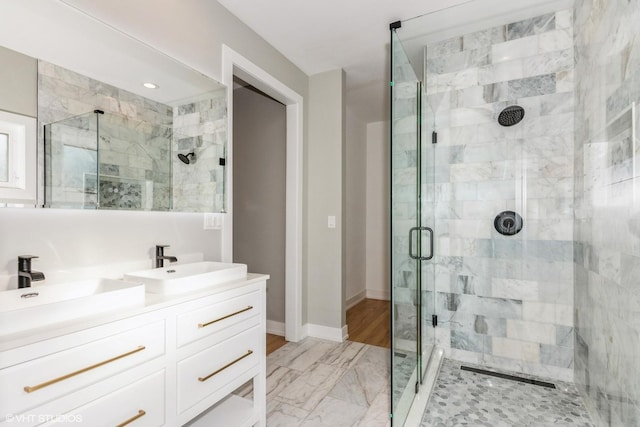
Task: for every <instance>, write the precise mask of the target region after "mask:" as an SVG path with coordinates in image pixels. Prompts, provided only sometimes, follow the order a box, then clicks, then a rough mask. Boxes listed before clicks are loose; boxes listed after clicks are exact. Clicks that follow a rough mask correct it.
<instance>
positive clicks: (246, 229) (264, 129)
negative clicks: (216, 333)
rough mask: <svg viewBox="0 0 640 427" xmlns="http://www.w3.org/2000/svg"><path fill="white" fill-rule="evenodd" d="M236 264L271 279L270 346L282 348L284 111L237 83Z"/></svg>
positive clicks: (258, 92) (234, 111)
mask: <svg viewBox="0 0 640 427" xmlns="http://www.w3.org/2000/svg"><path fill="white" fill-rule="evenodd" d="M233 118H234V120H233V148H234V156H233V165H234V167H233V183H234V187H233V196H234V197H233V212H234V217H233V261H234V262H239V263H242V264H246V265H247V266H248V269H249V271H253V272H259V273H266V274H269V275H270V278H269V281H268V284H267V333H268V336H267V342H268V343H272V345H271V346H269V347H270V348H273V347H275V346H276V343H280V344H284V343H285V342H286V341H284V340H282V339H278V337H284V335H285V256H286V250H285V248H286V154H287V153H286V138H287V122H286V106H285V105H284V104H282V103H280V102H279V101H277V100H275V99H274V98H272V97H270V96H269V95H267V94H265V93H264V92H262V91H261V90H259V89H257V88H256V87H254V86H252V85H250V84H249V83H247V82H245V81H244V80H242V79H240V78H239V77H237V76H234V78H233Z"/></svg>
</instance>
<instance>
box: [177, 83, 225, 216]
mask: <svg viewBox="0 0 640 427" xmlns="http://www.w3.org/2000/svg"><path fill="white" fill-rule="evenodd" d="M173 129H174V136H173V141H172V144H173V152H174V154H176V155H174V156H172V168H173V177H172V182H173V207H174V210H179V211H180V210H181V211H188V212H222V211H224V171H225V169H224V166H222V165H220V161H219V159H221V158H222V159H223V158H225V146H226V141H227V132H226V129H227V100H226V90H224V89H223V90H218V91H215V92H212V93H210V94H207V96H205V97H200V98H199V99H197V100H191V101H188V102H182V103H180V104H179V105H178V106H177V107H176V108H174V109H173ZM191 152H193V153H194V154H195V156H196V161H195V162H191V163H189V164H188V165H186V164H184V163H183V162H181V161H180V160H179V159H178V157H177V153H182V154H188V153H191Z"/></svg>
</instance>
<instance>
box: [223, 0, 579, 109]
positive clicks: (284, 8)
mask: <svg viewBox="0 0 640 427" xmlns="http://www.w3.org/2000/svg"><path fill="white" fill-rule="evenodd" d="M571 1H572V0H518V1H511V2H509V1H505V0H428V1H425V0H393V1H392V0H346V1H345V0H311V1H309V0H307V1H304V0H269V1H264V0H218V2H219V3H220V4H222V5H223V6H224V7H226V8H227V9H228V10H229V11H230V12H231V13H233V14H234V15H235V16H237V17H238V18H239V19H240V20H241V21H243V22H244V23H245V24H247V25H248V26H249V27H251V28H252V29H253V30H254V31H256V32H257V33H258V34H259V35H260V36H262V37H263V38H264V39H265V40H266V41H267V42H269V43H270V44H271V45H272V46H274V47H275V48H276V49H278V50H279V51H280V52H282V54H284V55H285V56H286V57H287V58H289V60H291V61H292V62H293V63H294V64H296V65H297V66H298V67H299V68H300V69H302V70H303V71H304V72H306V73H307V74H309V75H313V74H316V73H320V72H323V71H328V70H334V69H337V68H343V69H344V70H345V71H346V75H347V106H348V108H349V109H350V111H351V112H352V113H353V114H355V115H357V116H359V117H360V119H361V120H363V121H365V122H372V121H381V120H386V119H387V118H388V114H389V113H388V102H389V97H388V95H389V83H388V82H389V72H388V67H389V37H390V35H389V34H390V33H389V24H390V23H391V22H394V21H398V20H403V21H404V20H407V19H410V18H414V17H417V16H420V15H426V14H431V15H430V16H425V17H423V18H426V19H420V20H416V21H414V22H413V23H407V24H410V25H407V26H411V27H412V28H411V31H414V30H416V28H417V29H418V30H419V31H422V32H423V33H424V34H428V33H433V32H434V31H436V29H437V31H438V32H442V33H445V31H444V30H448V29H450V28H456V27H461V26H467V25H468V24H469V23H470V22H480V21H486V22H487V23H490V22H495V18H496V16H498V17H502V18H504V19H507V18H506V17H507V16H513V17H514V20H517V19H523V17H529V16H535V14H537V13H544V12H547V11H551V10H558V9H556V8H559V7H567V6H566V5H567V4H568V3H569V2H571ZM463 3H468V4H466V5H465V6H462V7H461V8H453V9H451V10H449V11H447V12H444V13H442V14H440V13H438V14H432V12H436V11H440V10H443V9H447V8H450V7H452V6H456V5H461V4H463ZM492 19H493V20H494V21H492ZM416 22H417V25H416ZM510 22H513V21H510ZM492 25H497V24H495V23H493V24H492ZM403 30H404V31H405V32H406V31H408V30H405V29H404V25H403ZM449 36H451V35H449ZM408 37H409V36H408V35H407V38H408ZM403 40H404V38H403ZM425 44H426V43H425ZM423 46H424V44H423ZM406 47H408V46H405V48H406Z"/></svg>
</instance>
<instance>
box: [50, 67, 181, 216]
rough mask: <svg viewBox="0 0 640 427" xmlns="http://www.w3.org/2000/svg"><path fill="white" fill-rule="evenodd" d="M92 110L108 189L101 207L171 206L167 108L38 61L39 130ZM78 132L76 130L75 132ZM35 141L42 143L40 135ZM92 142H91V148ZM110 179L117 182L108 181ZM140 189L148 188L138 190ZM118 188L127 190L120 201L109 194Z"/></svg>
mask: <svg viewBox="0 0 640 427" xmlns="http://www.w3.org/2000/svg"><path fill="white" fill-rule="evenodd" d="M96 109H99V110H103V111H104V112H105V114H104V115H101V116H100V118H99V120H100V138H99V148H100V174H101V175H104V176H105V177H106V179H107V181H108V182H105V185H106V186H105V188H104V189H105V191H107V192H109V193H110V194H107V195H105V197H104V198H101V203H102V202H104V203H105V206H102V207H104V208H107V209H108V208H121V209H122V208H134V206H136V207H137V206H143V207H144V208H145V209H153V210H168V209H170V207H171V182H170V179H171V170H170V164H169V163H168V162H167V161H166V159H167V158H168V157H169V155H170V150H171V138H172V128H171V126H172V122H173V109H172V107H170V106H168V105H164V104H161V103H158V102H155V101H152V100H150V99H147V98H144V97H142V96H139V95H135V94H133V93H131V92H127V91H124V90H122V89H119V88H117V87H114V86H111V85H108V84H106V83H103V82H100V81H97V80H94V79H91V78H89V77H87V76H84V75H81V74H78V73H75V72H73V71H70V70H67V69H65V68H63V67H59V66H57V65H54V64H51V63H48V62H46V61H42V60H39V61H38V121H39V126H40V129H41V130H42V128H43V126H44V125H45V124H49V123H53V122H58V121H61V120H64V119H68V118H70V117H73V116H77V115H81V114H86V113H89V112H92V111H93V110H96ZM82 131H83V129H79V130H78V131H77V132H81V133H82ZM43 134H44V132H39V138H43ZM67 136H69V135H67ZM84 137H86V132H85V135H84ZM68 139H69V138H66V139H65V144H68ZM40 143H41V144H40V145H39V146H40V147H42V146H43V144H42V140H41V141H40ZM74 144H75V145H77V146H82V147H85V146H86V144H85V143H84V142H82V141H77V142H74V143H71V145H74ZM97 145H98V142H95V143H94V145H93V148H94V149H95V148H97ZM40 154H42V153H40ZM39 158H40V159H42V158H43V156H42V155H41V156H40V157H39ZM40 166H42V165H40ZM40 170H43V168H42V167H41V168H40ZM115 182H117V184H113V183H115ZM125 182H127V183H126V184H125ZM108 183H112V184H113V185H108ZM143 188H145V189H148V190H145V191H142V189H143ZM120 191H123V192H124V193H125V194H126V195H127V196H126V197H125V198H120V200H125V199H126V201H124V202H123V203H117V202H116V200H118V197H111V196H112V195H113V193H116V194H117V193H119V192H120ZM148 193H152V198H151V197H149V198H148V199H147V198H146V196H147V195H148ZM69 197H71V198H73V197H74V195H73V194H71V193H67V194H63V195H60V198H58V199H57V200H61V201H62V202H67V201H70V200H67V198H69Z"/></svg>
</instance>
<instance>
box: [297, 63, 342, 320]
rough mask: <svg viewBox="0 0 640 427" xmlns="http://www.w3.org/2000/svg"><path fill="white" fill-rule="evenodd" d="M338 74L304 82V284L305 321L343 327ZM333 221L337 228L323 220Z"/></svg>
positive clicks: (330, 72) (328, 72)
mask: <svg viewBox="0 0 640 427" xmlns="http://www.w3.org/2000/svg"><path fill="white" fill-rule="evenodd" d="M344 82H345V75H344V72H343V71H342V70H332V71H327V72H324V73H320V74H316V75H314V76H311V77H310V78H309V141H308V146H307V150H306V152H305V157H306V164H305V166H306V167H305V169H306V171H305V175H306V181H307V185H306V202H307V203H306V204H307V210H306V213H307V230H306V231H307V232H306V248H307V256H306V266H307V270H306V281H307V288H308V293H307V306H308V307H307V309H308V319H307V320H308V323H310V324H313V325H321V326H328V327H331V328H341V327H342V326H343V325H344V324H345V319H344V318H345V313H344V300H345V296H344V291H345V287H344V286H343V283H342V282H343V279H342V273H343V272H342V252H343V251H342V234H343V230H344V224H343V223H342V210H343V205H342V191H343V188H342V173H343V172H342V159H343V152H342V150H343V145H344V139H345V129H344V122H345V121H344V115H345V110H344V96H343V94H344ZM330 215H331V216H335V217H336V228H328V227H327V217H328V216H330Z"/></svg>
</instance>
